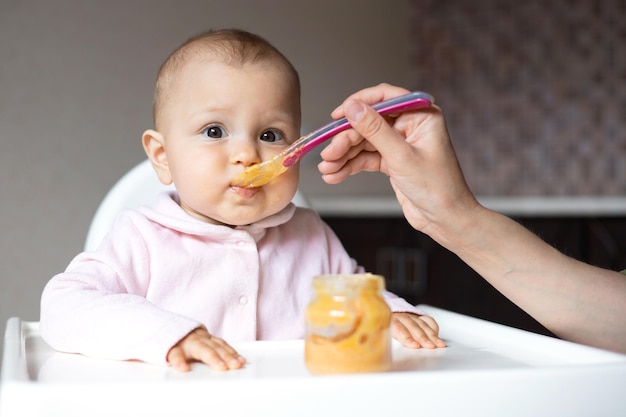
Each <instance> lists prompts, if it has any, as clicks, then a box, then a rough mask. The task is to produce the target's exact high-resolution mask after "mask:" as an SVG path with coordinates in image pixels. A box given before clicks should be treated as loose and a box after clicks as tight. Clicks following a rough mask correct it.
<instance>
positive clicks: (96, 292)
mask: <svg viewBox="0 0 626 417" xmlns="http://www.w3.org/2000/svg"><path fill="white" fill-rule="evenodd" d="M133 219H134V218H133V216H131V215H129V214H128V213H126V214H123V215H121V216H120V218H118V220H117V221H116V224H115V225H114V227H113V229H112V231H111V233H110V234H109V235H108V236H107V237H106V238H105V239H104V241H103V243H102V244H101V245H100V247H99V248H98V250H96V251H93V252H83V253H81V254H79V255H77V256H76V257H75V258H74V259H73V260H72V261H71V263H70V264H69V265H68V267H67V269H66V270H65V272H63V273H60V274H58V275H56V276H54V277H53V278H52V279H51V280H50V281H49V282H48V284H47V285H46V287H45V288H44V291H43V294H42V297H41V317H40V329H41V334H42V337H43V338H44V340H45V341H46V342H47V343H48V344H49V345H50V346H51V347H53V348H54V349H56V350H59V351H63V352H72V353H81V354H84V355H88V356H93V357H99V358H106V359H117V360H127V359H136V360H141V361H145V362H150V363H155V364H163V365H164V364H166V363H167V361H166V356H167V353H168V352H169V349H170V348H171V347H172V346H173V345H175V344H176V343H177V342H178V341H179V340H180V339H182V338H183V337H185V335H187V334H188V333H189V332H191V331H192V330H193V329H195V328H197V327H198V326H200V323H199V322H197V321H195V320H192V319H190V318H187V317H184V316H180V315H177V314H174V313H171V312H168V311H165V310H163V309H161V308H158V307H157V306H155V305H154V304H153V303H151V302H149V301H148V300H147V299H146V293H147V290H148V285H149V282H150V270H149V265H150V262H149V253H148V251H147V248H146V244H145V239H144V236H142V233H141V232H140V229H141V227H138V225H137V222H136V221H134V220H133ZM135 220H136V219H135Z"/></svg>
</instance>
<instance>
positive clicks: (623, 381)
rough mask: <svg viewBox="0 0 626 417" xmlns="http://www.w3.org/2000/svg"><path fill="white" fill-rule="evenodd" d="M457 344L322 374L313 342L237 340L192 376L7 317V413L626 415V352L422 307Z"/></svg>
mask: <svg viewBox="0 0 626 417" xmlns="http://www.w3.org/2000/svg"><path fill="white" fill-rule="evenodd" d="M420 307H421V308H422V309H423V310H425V311H426V312H427V313H428V314H430V315H432V316H434V317H435V318H436V319H437V321H438V322H439V324H440V326H441V336H442V337H443V338H444V339H445V340H446V341H447V343H448V347H447V348H445V349H437V350H425V349H420V350H409V349H406V348H403V347H402V346H401V345H399V344H398V343H396V342H394V351H393V358H394V366H393V370H392V371H390V372H386V373H379V374H354V375H335V376H313V375H310V374H309V373H308V372H307V370H306V368H305V366H304V344H303V342H302V341H284V342H267V341H265V342H251V343H244V344H239V345H236V348H237V349H238V350H239V351H240V352H241V353H242V354H243V355H244V356H245V357H246V358H247V359H248V364H247V365H246V366H245V368H243V369H241V370H237V371H228V372H217V371H212V370H211V369H209V368H208V367H207V366H204V365H201V364H195V365H194V366H193V370H192V371H191V372H189V373H180V372H176V371H174V370H172V369H171V368H168V367H160V366H154V365H148V364H145V363H140V362H118V361H107V360H98V359H93V358H88V357H84V356H81V355H72V354H64V353H58V352H55V351H53V350H52V349H51V348H50V347H49V346H48V345H46V343H45V342H43V340H42V339H41V338H40V336H39V330H38V323H37V322H23V321H20V320H19V319H17V318H13V319H10V320H9V322H8V323H7V329H6V337H5V345H4V360H3V368H2V384H1V385H0V389H1V391H0V394H1V395H0V415H1V416H2V417H11V416H62V417H71V416H81V417H82V416H126V415H128V416H139V415H147V416H172V415H179V416H180V415H203V416H206V415H219V416H230V415H233V416H246V417H249V416H265V415H268V416H272V417H276V416H308V415H311V416H320V415H324V416H329V415H341V416H382V415H385V416H400V415H406V414H408V413H411V414H412V415H422V416H424V415H437V416H446V415H463V416H472V415H476V416H491V415H494V416H496V415H497V416H503V415H506V416H539V415H550V416H568V417H572V416H603V415H607V416H608V415H611V416H617V415H626V391H625V389H626V355H621V354H617V353H613V352H608V351H604V350H599V349H594V348H590V347H586V346H581V345H577V344H574V343H569V342H565V341H561V340H558V339H554V338H550V337H546V336H542V335H537V334H534V333H529V332H526V331H522V330H518V329H514V328H510V327H506V326H502V325H499V324H495V323H491V322H487V321H484V320H479V319H476V318H471V317H468V316H464V315H460V314H457V313H453V312H450V311H446V310H441V309H438V308H434V307H431V306H420Z"/></svg>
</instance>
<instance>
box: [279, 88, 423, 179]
mask: <svg viewBox="0 0 626 417" xmlns="http://www.w3.org/2000/svg"><path fill="white" fill-rule="evenodd" d="M433 103H434V99H433V96H431V95H430V94H428V93H424V92H421V91H414V92H412V93H408V94H405V95H403V96H400V97H395V98H392V99H389V100H385V101H381V102H380V103H376V104H374V105H373V106H372V108H373V109H374V110H376V111H377V112H378V113H380V114H388V113H401V112H405V111H409V110H417V109H423V108H426V107H430V106H431V105H432V104H433ZM349 128H350V123H349V122H348V120H347V119H346V118H345V117H343V118H341V119H338V120H335V121H334V122H331V123H329V124H327V125H326V126H323V127H321V128H319V129H317V130H316V131H314V132H313V133H309V134H308V135H307V136H304V137H302V138H301V139H299V140H298V141H296V142H294V143H293V145H291V146H290V147H289V148H288V149H287V150H286V151H285V154H286V156H285V159H284V160H283V166H285V167H290V166H292V165H294V164H295V163H296V162H298V161H299V160H300V159H301V158H302V157H303V156H304V155H306V154H307V153H309V152H310V151H311V150H312V149H313V148H315V147H316V146H317V145H319V144H320V143H322V142H324V141H326V140H327V139H330V138H332V137H333V136H335V135H336V134H337V133H339V132H342V131H344V130H346V129H349Z"/></svg>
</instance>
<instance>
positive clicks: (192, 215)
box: [40, 30, 445, 371]
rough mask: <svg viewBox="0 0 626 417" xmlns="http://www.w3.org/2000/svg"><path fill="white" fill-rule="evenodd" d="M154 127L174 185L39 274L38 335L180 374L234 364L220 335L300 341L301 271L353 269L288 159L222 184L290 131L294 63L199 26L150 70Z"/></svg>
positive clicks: (405, 309) (162, 170)
mask: <svg viewBox="0 0 626 417" xmlns="http://www.w3.org/2000/svg"><path fill="white" fill-rule="evenodd" d="M154 122H155V129H154V130H153V129H150V130H147V131H146V132H145V133H144V134H143V138H142V141H143V146H144V149H145V151H146V153H147V155H148V158H149V159H150V161H151V163H152V166H153V167H154V170H155V172H156V175H157V176H158V178H159V180H160V181H161V182H162V183H164V184H171V183H173V184H174V185H175V188H176V192H172V193H164V194H162V195H160V196H159V198H158V199H157V201H156V202H155V204H154V205H152V206H150V207H147V206H143V207H139V208H137V209H134V210H128V211H125V212H123V213H122V214H121V215H120V216H119V217H118V219H117V220H116V223H115V225H114V226H113V228H112V230H111V231H110V233H109V234H108V235H107V236H106V238H105V239H104V240H103V242H102V243H101V245H100V247H99V248H98V249H97V250H96V251H93V252H84V253H81V254H79V255H77V256H76V257H75V258H74V259H73V260H72V262H71V263H70V264H69V266H68V267H67V269H66V270H65V272H63V273H61V274H58V275H56V276H55V277H53V278H52V279H51V280H50V282H49V283H48V284H47V286H46V288H45V289H44V292H43V295H42V300H41V324H40V325H41V333H42V336H43V337H44V339H45V340H46V341H47V342H48V343H49V344H50V345H51V346H52V347H53V348H55V349H57V350H60V351H64V352H76V353H82V354H84V355H90V356H94V357H102V358H110V359H119V360H128V359H135V360H141V361H145V362H149V363H155V364H170V365H172V366H173V367H175V368H176V369H178V370H181V371H187V370H189V369H190V363H191V362H196V361H197V362H203V363H205V364H207V365H209V366H210V367H212V368H213V369H218V370H227V369H237V368H240V367H242V366H244V364H245V359H244V358H243V357H241V356H240V355H239V354H238V353H237V351H236V350H235V349H233V348H232V347H231V346H230V345H229V343H232V342H241V341H251V340H280V339H295V338H303V337H304V330H305V329H304V311H305V308H306V305H307V304H308V303H309V301H310V300H311V298H312V295H313V292H312V291H313V290H312V279H313V277H314V276H316V275H319V274H329V273H359V272H363V269H362V268H361V267H359V266H357V265H356V262H355V261H354V260H353V259H351V258H350V257H349V255H348V254H347V253H346V252H345V250H344V248H343V246H342V245H341V243H340V242H339V240H338V239H337V237H336V236H335V235H334V233H333V232H332V231H331V230H330V228H329V227H328V226H327V225H326V224H325V223H324V222H323V221H322V220H321V219H320V217H319V216H318V215H317V214H316V213H315V212H313V211H312V210H309V209H305V208H296V207H295V206H294V205H293V204H292V203H291V199H292V198H293V196H294V194H295V192H296V189H297V186H298V179H299V171H298V167H297V166H295V167H293V168H291V169H289V170H288V171H287V172H285V173H284V174H283V175H281V176H280V177H278V178H277V179H276V180H274V181H272V182H271V183H269V184H267V185H265V186H263V187H259V188H241V187H236V186H233V184H231V181H232V179H233V178H234V177H235V176H237V175H238V174H240V173H241V172H242V171H243V170H244V169H245V168H246V167H248V166H250V165H253V164H258V163H260V162H262V161H265V160H267V159H270V158H271V157H273V156H274V155H276V154H278V153H280V152H281V151H282V150H284V149H285V148H286V147H287V146H288V145H289V144H290V143H291V142H293V141H294V140H295V139H296V138H298V137H299V135H300V81H299V77H298V73H297V72H296V70H295V69H294V68H293V66H292V65H291V63H290V62H289V61H288V60H287V59H286V58H285V57H284V56H283V55H282V54H281V53H280V52H279V51H278V50H277V49H276V48H274V47H273V46H272V45H271V44H269V43H268V42H267V41H266V40H264V39H263V38H261V37H259V36H256V35H254V34H251V33H248V32H244V31H240V30H220V31H209V32H206V33H203V34H200V35H198V36H196V37H194V38H192V39H190V40H188V41H187V42H185V43H184V44H183V45H182V46H180V47H179V48H178V49H177V50H176V51H174V52H173V53H172V55H170V57H169V58H168V59H167V60H166V61H165V63H164V64H163V65H162V67H161V69H160V71H159V73H158V76H157V82H156V89H155V96H154ZM385 299H386V301H387V303H388V304H389V306H390V308H391V310H392V311H393V312H394V314H393V322H392V326H393V330H392V331H393V335H394V337H395V338H396V339H398V340H400V341H401V342H402V343H403V344H404V345H405V346H408V347H415V348H417V347H426V348H435V347H442V346H445V343H444V342H443V341H442V340H440V339H439V337H438V326H437V323H436V322H435V321H434V320H433V319H432V318H431V317H428V316H423V315H420V313H419V311H418V310H417V309H416V308H415V307H413V306H412V305H410V304H409V303H407V302H406V301H405V300H403V299H401V298H399V297H397V296H395V295H393V294H391V293H388V292H387V293H385ZM226 341H228V342H229V343H227V342H226Z"/></svg>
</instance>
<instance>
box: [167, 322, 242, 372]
mask: <svg viewBox="0 0 626 417" xmlns="http://www.w3.org/2000/svg"><path fill="white" fill-rule="evenodd" d="M167 361H168V362H169V364H170V365H172V366H173V367H174V368H175V369H177V370H179V371H183V372H187V371H189V370H190V369H191V367H190V366H189V364H190V363H191V362H202V363H205V364H207V365H209V366H210V367H211V368H213V369H215V370H218V371H227V370H229V369H239V368H241V367H242V366H243V365H244V364H245V363H246V360H245V358H243V357H242V356H240V355H239V354H238V353H237V351H235V349H233V348H232V347H230V345H229V344H228V343H226V342H225V341H224V340H222V339H220V338H219V337H215V336H211V335H210V334H209V332H208V331H207V329H205V328H204V327H199V328H197V329H196V330H194V331H192V332H191V333H189V334H188V335H187V336H185V337H184V338H183V339H181V340H180V341H179V342H178V343H177V344H176V345H174V347H173V348H171V349H170V351H169V352H168V353H167Z"/></svg>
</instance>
